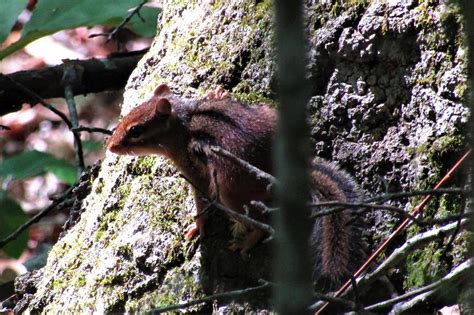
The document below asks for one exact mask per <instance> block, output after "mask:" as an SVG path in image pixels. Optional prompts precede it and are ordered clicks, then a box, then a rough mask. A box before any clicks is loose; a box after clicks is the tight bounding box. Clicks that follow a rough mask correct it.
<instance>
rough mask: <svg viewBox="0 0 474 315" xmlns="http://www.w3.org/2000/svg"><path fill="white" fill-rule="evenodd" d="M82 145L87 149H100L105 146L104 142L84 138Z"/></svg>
mask: <svg viewBox="0 0 474 315" xmlns="http://www.w3.org/2000/svg"><path fill="white" fill-rule="evenodd" d="M82 147H83V148H84V150H87V151H99V150H102V149H103V148H104V144H103V143H102V142H100V141H93V140H83V141H82Z"/></svg>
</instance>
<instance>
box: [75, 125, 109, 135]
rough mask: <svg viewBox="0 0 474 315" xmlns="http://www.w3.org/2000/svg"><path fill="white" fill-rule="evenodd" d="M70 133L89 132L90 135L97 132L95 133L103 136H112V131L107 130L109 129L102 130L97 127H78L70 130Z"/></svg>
mask: <svg viewBox="0 0 474 315" xmlns="http://www.w3.org/2000/svg"><path fill="white" fill-rule="evenodd" d="M71 130H72V131H79V132H82V131H84V132H89V133H92V132H97V133H103V134H106V135H112V133H113V132H112V131H111V130H109V129H104V128H97V127H85V126H78V127H76V128H72V129H71Z"/></svg>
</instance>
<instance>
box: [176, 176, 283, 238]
mask: <svg viewBox="0 0 474 315" xmlns="http://www.w3.org/2000/svg"><path fill="white" fill-rule="evenodd" d="M181 177H182V178H184V179H185V180H186V181H187V182H188V183H189V184H190V185H191V186H192V187H193V188H194V189H196V191H198V192H199V193H200V195H201V196H200V198H201V200H202V201H204V202H205V203H207V204H208V206H207V207H206V208H205V209H204V210H205V211H206V212H207V211H209V209H210V208H211V207H215V208H216V209H218V210H220V211H223V212H225V213H227V214H228V215H230V216H233V217H235V218H237V219H239V220H241V221H243V222H245V223H248V224H249V225H253V226H255V227H257V228H259V229H261V230H264V231H265V232H267V233H268V234H270V236H273V235H274V233H275V230H274V229H273V228H272V227H271V226H270V225H268V224H265V223H262V222H260V221H257V220H255V219H252V218H251V217H249V216H248V215H246V214H241V213H239V212H236V211H234V210H231V209H229V208H227V207H225V206H224V205H222V204H221V203H220V202H218V201H217V200H211V199H210V198H209V197H207V196H206V194H205V193H204V192H203V191H202V190H200V189H199V188H198V187H197V186H196V185H194V184H193V183H192V182H191V181H190V180H189V179H188V178H187V177H186V176H184V175H183V174H181ZM202 214H203V213H199V214H198V216H199V215H202Z"/></svg>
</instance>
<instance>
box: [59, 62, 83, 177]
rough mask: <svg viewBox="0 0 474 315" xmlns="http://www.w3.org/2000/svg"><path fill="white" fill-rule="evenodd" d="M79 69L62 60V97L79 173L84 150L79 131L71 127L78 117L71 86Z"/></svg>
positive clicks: (76, 124)
mask: <svg viewBox="0 0 474 315" xmlns="http://www.w3.org/2000/svg"><path fill="white" fill-rule="evenodd" d="M80 72H81V71H80V69H76V67H75V64H74V63H73V62H71V61H65V62H64V75H63V83H64V98H65V99H66V102H67V108H68V110H69V117H71V126H70V127H69V129H71V131H72V133H73V135H74V146H75V148H76V158H77V165H78V167H79V174H80V173H82V171H83V170H84V168H85V165H84V152H83V150H82V141H81V133H80V132H78V131H74V130H73V129H74V128H76V127H77V126H78V125H79V118H78V115H77V109H76V102H75V101H74V92H73V86H74V82H76V81H79V79H78V76H80V75H79V73H80Z"/></svg>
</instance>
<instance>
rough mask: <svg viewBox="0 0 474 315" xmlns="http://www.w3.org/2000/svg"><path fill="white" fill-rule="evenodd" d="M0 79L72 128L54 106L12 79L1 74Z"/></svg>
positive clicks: (68, 121)
mask: <svg viewBox="0 0 474 315" xmlns="http://www.w3.org/2000/svg"><path fill="white" fill-rule="evenodd" d="M0 78H2V79H4V80H6V81H8V82H10V83H11V84H13V85H14V86H15V87H16V88H17V89H19V90H21V91H22V92H23V93H24V94H26V95H28V96H29V97H31V98H32V99H33V100H35V102H38V103H40V104H41V105H43V106H44V107H46V108H47V109H49V110H50V111H52V112H53V113H55V114H56V115H58V116H59V117H60V118H61V120H62V121H64V122H65V123H66V125H67V126H68V128H71V127H72V123H71V121H70V120H69V118H67V116H66V115H65V114H64V113H63V112H61V111H60V110H58V109H57V108H56V107H55V106H54V105H52V104H48V103H46V101H45V100H44V99H43V98H42V97H41V96H39V95H38V94H36V93H35V92H34V91H32V90H30V89H29V88H27V87H26V86H24V85H23V84H21V83H19V82H16V81H15V80H13V79H12V78H10V77H8V76H6V75H4V74H1V73H0Z"/></svg>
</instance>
